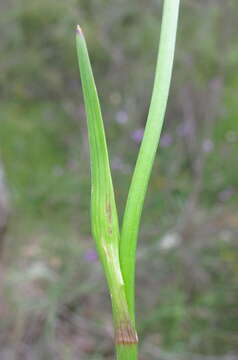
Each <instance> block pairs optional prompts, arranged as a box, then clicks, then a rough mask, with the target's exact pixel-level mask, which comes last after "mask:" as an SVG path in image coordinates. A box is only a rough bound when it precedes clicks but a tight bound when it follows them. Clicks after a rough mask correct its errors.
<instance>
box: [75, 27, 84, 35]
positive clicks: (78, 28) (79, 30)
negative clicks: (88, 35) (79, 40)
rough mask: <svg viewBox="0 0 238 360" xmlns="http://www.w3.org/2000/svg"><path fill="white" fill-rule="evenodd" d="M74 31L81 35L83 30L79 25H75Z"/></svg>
mask: <svg viewBox="0 0 238 360" xmlns="http://www.w3.org/2000/svg"><path fill="white" fill-rule="evenodd" d="M76 33H77V34H79V35H83V31H82V29H81V27H80V26H79V25H77V27H76Z"/></svg>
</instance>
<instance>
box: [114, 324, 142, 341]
mask: <svg viewBox="0 0 238 360" xmlns="http://www.w3.org/2000/svg"><path fill="white" fill-rule="evenodd" d="M115 342H116V344H117V345H133V344H137V343H138V337H137V333H136V330H135V329H134V328H133V327H132V325H131V323H130V321H127V322H123V323H121V324H120V326H118V327H117V329H116V333H115Z"/></svg>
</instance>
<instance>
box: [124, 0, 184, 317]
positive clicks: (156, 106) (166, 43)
mask: <svg viewBox="0 0 238 360" xmlns="http://www.w3.org/2000/svg"><path fill="white" fill-rule="evenodd" d="M179 3H180V0H165V1H164V8H163V19H162V27H161V36H160V43H159V52H158V60H157V67H156V74H155V82H154V89H153V94H152V100H151V105H150V109H149V115H148V119H147V124H146V128H145V133H144V137H143V141H142V144H141V147H140V151H139V155H138V159H137V163H136V167H135V170H134V174H133V178H132V182H131V186H130V190H129V194H128V198H127V203H126V208H125V213H124V218H123V224H122V232H121V240H120V263H121V268H122V274H123V278H124V281H125V285H126V296H127V302H128V306H129V312H130V315H131V317H132V319H133V322H134V321H135V315H134V313H135V305H134V302H135V300H134V297H135V295H134V294H135V285H134V282H135V261H136V244H137V237H138V229H139V224H140V218H141V213H142V207H143V203H144V199H145V195H146V190H147V187H148V182H149V177H150V174H151V170H152V166H153V162H154V158H155V154H156V150H157V147H158V143H159V138H160V134H161V129H162V125H163V121H164V115H165V110H166V105H167V100H168V94H169V88H170V82H171V75H172V67H173V60H174V52H175V42H176V33H177V22H178V13H179Z"/></svg>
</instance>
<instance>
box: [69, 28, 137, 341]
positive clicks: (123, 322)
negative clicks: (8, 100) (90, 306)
mask: <svg viewBox="0 0 238 360" xmlns="http://www.w3.org/2000/svg"><path fill="white" fill-rule="evenodd" d="M76 44H77V53H78V61H79V68H80V74H81V81H82V88H83V94H84V102H85V107H86V114H87V125H88V136H89V148H90V159H91V179H92V180H91V186H92V192H91V221H92V232H93V236H94V239H95V241H96V245H97V250H98V253H99V256H100V260H101V262H102V264H103V267H104V271H105V275H106V278H107V282H108V286H109V290H110V293H111V298H112V307H113V316H114V322H115V333H116V342H117V343H118V344H125V345H131V344H134V343H136V342H137V336H136V332H135V329H134V327H133V326H132V324H131V319H130V317H129V312H128V305H127V301H126V296H125V285H124V281H123V278H122V273H121V268H120V262H119V226H118V217H117V210H116V204H115V198H114V190H113V185H112V179H111V172H110V166H109V159H108V152H107V144H106V138H105V133H104V126H103V120H102V115H101V109H100V104H99V99H98V94H97V89H96V86H95V81H94V77H93V72H92V68H91V64H90V60H89V55H88V50H87V45H86V41H85V38H84V35H83V33H82V30H81V28H80V27H79V26H78V27H77V34H76Z"/></svg>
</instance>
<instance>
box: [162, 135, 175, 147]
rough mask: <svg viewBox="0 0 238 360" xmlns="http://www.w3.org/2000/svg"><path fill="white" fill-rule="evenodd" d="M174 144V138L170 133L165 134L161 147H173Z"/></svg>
mask: <svg viewBox="0 0 238 360" xmlns="http://www.w3.org/2000/svg"><path fill="white" fill-rule="evenodd" d="M172 142H173V139H172V136H171V135H170V134H168V133H165V134H164V135H162V136H161V139H160V146H161V147H169V146H170V145H172Z"/></svg>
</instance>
